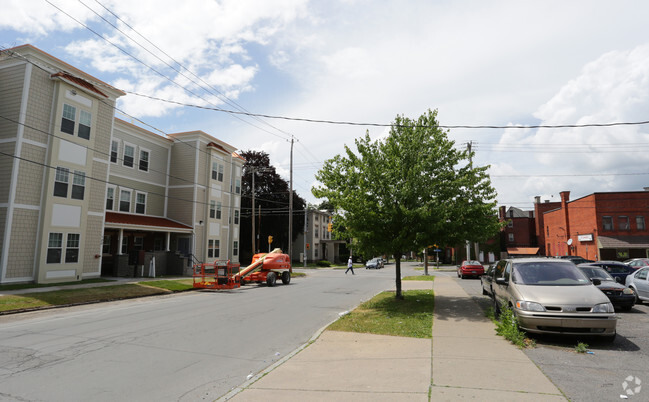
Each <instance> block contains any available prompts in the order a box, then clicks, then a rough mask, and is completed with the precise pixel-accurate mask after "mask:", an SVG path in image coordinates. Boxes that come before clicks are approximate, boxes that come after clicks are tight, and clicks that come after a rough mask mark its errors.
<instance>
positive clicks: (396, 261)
mask: <svg viewBox="0 0 649 402" xmlns="http://www.w3.org/2000/svg"><path fill="white" fill-rule="evenodd" d="M394 264H395V266H396V269H395V270H394V272H395V275H396V278H395V284H396V288H397V294H396V296H395V297H396V298H397V300H403V295H402V294H401V254H397V255H396V257H395V258H394Z"/></svg>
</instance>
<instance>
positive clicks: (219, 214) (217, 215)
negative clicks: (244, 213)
mask: <svg viewBox="0 0 649 402" xmlns="http://www.w3.org/2000/svg"><path fill="white" fill-rule="evenodd" d="M216 219H221V201H218V202H217V203H216Z"/></svg>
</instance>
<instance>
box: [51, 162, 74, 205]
mask: <svg viewBox="0 0 649 402" xmlns="http://www.w3.org/2000/svg"><path fill="white" fill-rule="evenodd" d="M69 182H70V169H68V168H63V167H57V168H56V177H55V178H54V196H55V197H64V198H65V197H67V196H68V183H69Z"/></svg>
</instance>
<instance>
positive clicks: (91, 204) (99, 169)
mask: <svg viewBox="0 0 649 402" xmlns="http://www.w3.org/2000/svg"><path fill="white" fill-rule="evenodd" d="M107 171H108V164H107V163H101V162H94V163H93V164H92V168H91V170H90V171H89V172H87V173H86V174H87V175H89V176H90V177H93V178H96V179H98V180H93V179H90V178H86V196H87V198H88V211H90V212H104V209H105V207H106V183H105V182H104V178H105V177H106V173H107Z"/></svg>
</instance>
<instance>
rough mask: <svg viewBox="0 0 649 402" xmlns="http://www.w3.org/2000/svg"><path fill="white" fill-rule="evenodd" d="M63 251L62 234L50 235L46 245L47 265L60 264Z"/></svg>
mask: <svg viewBox="0 0 649 402" xmlns="http://www.w3.org/2000/svg"><path fill="white" fill-rule="evenodd" d="M62 251H63V233H50V238H49V241H48V243H47V263H48V264H60V263H61V253H62Z"/></svg>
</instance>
